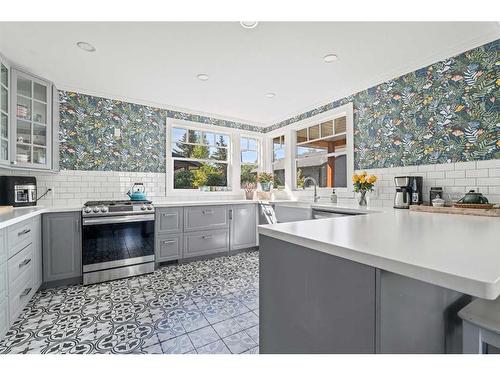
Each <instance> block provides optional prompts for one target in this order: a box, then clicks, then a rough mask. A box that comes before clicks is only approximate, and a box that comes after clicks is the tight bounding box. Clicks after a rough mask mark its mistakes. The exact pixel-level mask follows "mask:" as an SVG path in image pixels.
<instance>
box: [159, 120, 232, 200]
mask: <svg viewBox="0 0 500 375" xmlns="http://www.w3.org/2000/svg"><path fill="white" fill-rule="evenodd" d="M166 126H167V133H166V140H165V142H166V153H167V155H166V160H165V164H166V166H165V170H166V177H165V178H166V186H167V195H170V194H171V195H191V194H193V193H195V194H199V193H207V194H234V192H235V187H234V185H233V179H232V176H233V172H234V171H233V165H234V163H233V157H232V154H233V149H234V137H233V134H232V133H231V132H229V131H227V130H226V129H222V128H221V127H214V126H209V124H202V123H196V122H192V121H187V120H176V119H170V118H169V119H167V124H166ZM175 128H181V129H185V130H187V131H188V132H189V130H194V131H200V132H201V133H202V137H203V133H204V132H206V133H214V134H215V135H218V134H222V135H225V136H227V137H228V138H229V144H228V145H227V147H220V148H225V149H226V150H227V160H216V159H197V158H184V157H175V156H172V151H173V148H172V144H173V132H174V129H175ZM188 134H189V133H188ZM183 143H185V144H190V145H195V146H196V145H198V146H202V145H205V146H207V147H218V146H210V145H208V144H204V143H192V142H183ZM176 160H181V161H195V162H202V163H220V164H226V165H227V175H226V179H227V190H222V191H208V192H207V191H201V190H200V189H178V188H177V189H176V188H175V187H174V179H173V176H174V164H175V161H176Z"/></svg>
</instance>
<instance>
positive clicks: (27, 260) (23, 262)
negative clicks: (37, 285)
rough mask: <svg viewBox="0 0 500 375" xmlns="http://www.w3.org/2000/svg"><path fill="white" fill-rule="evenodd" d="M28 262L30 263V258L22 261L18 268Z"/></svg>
mask: <svg viewBox="0 0 500 375" xmlns="http://www.w3.org/2000/svg"><path fill="white" fill-rule="evenodd" d="M30 262H31V258H29V259H25V260H23V261H22V262H21V263H19V268H21V267H24V266H26V265H28V264H29V263H30Z"/></svg>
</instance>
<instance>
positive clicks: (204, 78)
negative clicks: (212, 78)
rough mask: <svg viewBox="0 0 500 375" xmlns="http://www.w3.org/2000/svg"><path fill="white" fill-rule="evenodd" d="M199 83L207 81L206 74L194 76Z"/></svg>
mask: <svg viewBox="0 0 500 375" xmlns="http://www.w3.org/2000/svg"><path fill="white" fill-rule="evenodd" d="M196 77H197V78H198V79H199V80H200V81H208V74H203V73H200V74H198V75H197V76H196Z"/></svg>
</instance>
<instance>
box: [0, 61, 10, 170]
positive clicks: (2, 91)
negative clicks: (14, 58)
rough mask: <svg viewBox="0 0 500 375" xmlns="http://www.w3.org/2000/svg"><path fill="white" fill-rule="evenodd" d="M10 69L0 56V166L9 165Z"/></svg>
mask: <svg viewBox="0 0 500 375" xmlns="http://www.w3.org/2000/svg"><path fill="white" fill-rule="evenodd" d="M9 107H10V67H9V64H8V63H7V61H6V60H5V59H4V58H3V57H2V56H1V55H0V164H9V150H10V145H9V143H10V140H9V133H10V131H9V124H10V108H9Z"/></svg>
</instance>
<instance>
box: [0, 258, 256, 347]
mask: <svg viewBox="0 0 500 375" xmlns="http://www.w3.org/2000/svg"><path fill="white" fill-rule="evenodd" d="M258 272H259V256H258V252H248V253H241V254H238V255H235V256H231V257H221V258H213V259H208V260H202V261H197V262H191V263H185V264H179V265H177V264H176V265H170V266H166V267H163V268H161V269H159V270H158V271H155V272H154V273H152V274H149V275H144V276H139V277H134V278H129V279H123V280H116V281H112V282H108V283H102V284H96V285H90V286H72V287H63V288H56V289H48V290H43V291H40V292H38V293H37V294H36V295H35V296H34V297H33V299H32V300H31V301H30V303H29V304H28V305H27V307H26V308H25V309H24V311H23V312H22V314H21V315H20V317H19V318H18V319H17V320H16V321H15V322H14V324H13V325H12V327H11V328H10V330H9V331H8V332H7V334H6V336H5V338H4V340H3V341H1V342H0V353H4V354H7V353H13V354H19V353H53V354H63V353H71V354H87V353H102V354H104V353H119V354H122V353H134V354H136V353H137V354H139V353H144V354H161V353H177V354H178V353H200V354H210V353H212V354H215V353H220V354H229V353H249V354H255V353H258V352H259V348H258V344H259V317H258V313H259V312H258V309H259V274H258Z"/></svg>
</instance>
